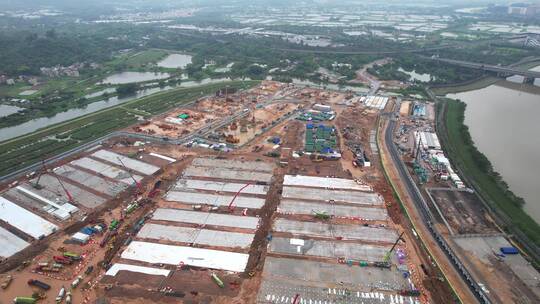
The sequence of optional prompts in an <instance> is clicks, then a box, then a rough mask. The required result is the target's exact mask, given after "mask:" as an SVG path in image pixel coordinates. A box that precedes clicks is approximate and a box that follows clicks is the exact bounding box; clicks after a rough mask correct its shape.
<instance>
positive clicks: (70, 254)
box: [63, 251, 82, 261]
mask: <svg viewBox="0 0 540 304" xmlns="http://www.w3.org/2000/svg"><path fill="white" fill-rule="evenodd" d="M63 256H64V257H66V258H70V259H71V260H73V261H78V260H80V259H82V257H81V255H79V254H76V253H73V252H69V251H66V252H64V253H63Z"/></svg>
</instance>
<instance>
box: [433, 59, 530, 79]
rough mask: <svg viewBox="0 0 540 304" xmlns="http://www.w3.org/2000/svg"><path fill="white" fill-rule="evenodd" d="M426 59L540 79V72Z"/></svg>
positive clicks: (451, 60) (459, 61) (458, 61)
mask: <svg viewBox="0 0 540 304" xmlns="http://www.w3.org/2000/svg"><path fill="white" fill-rule="evenodd" d="M424 58H429V59H431V60H434V61H440V62H444V63H448V64H452V65H457V66H461V67H465V68H471V69H477V70H483V71H491V72H496V73H502V74H505V75H521V76H525V77H527V78H532V79H534V78H540V72H535V71H527V70H521V69H517V68H513V67H505V66H497V65H489V64H483V63H476V62H469V61H461V60H453V59H445V58H438V57H424Z"/></svg>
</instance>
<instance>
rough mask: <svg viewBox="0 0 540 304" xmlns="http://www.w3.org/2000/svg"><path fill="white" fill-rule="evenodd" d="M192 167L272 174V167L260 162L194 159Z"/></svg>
mask: <svg viewBox="0 0 540 304" xmlns="http://www.w3.org/2000/svg"><path fill="white" fill-rule="evenodd" d="M192 165H194V166H200V167H212V168H215V167H219V168H229V169H238V170H245V171H262V172H272V170H273V169H274V166H272V164H269V163H265V162H262V161H241V160H232V159H214V158H196V159H194V160H193V162H192Z"/></svg>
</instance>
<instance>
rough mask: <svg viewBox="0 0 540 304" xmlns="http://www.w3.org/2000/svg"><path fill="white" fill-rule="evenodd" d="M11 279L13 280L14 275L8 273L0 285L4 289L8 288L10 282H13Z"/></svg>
mask: <svg viewBox="0 0 540 304" xmlns="http://www.w3.org/2000/svg"><path fill="white" fill-rule="evenodd" d="M11 281H13V277H12V276H10V275H8V276H6V278H5V279H4V280H3V281H2V284H0V287H1V288H2V289H6V288H8V287H9V284H11Z"/></svg>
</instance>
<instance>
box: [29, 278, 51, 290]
mask: <svg viewBox="0 0 540 304" xmlns="http://www.w3.org/2000/svg"><path fill="white" fill-rule="evenodd" d="M27 283H28V285H30V286H35V287H38V288H41V289H43V290H49V289H51V285H49V284H46V283H44V282H41V281H39V280H34V279H30V280H28V282H27Z"/></svg>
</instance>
